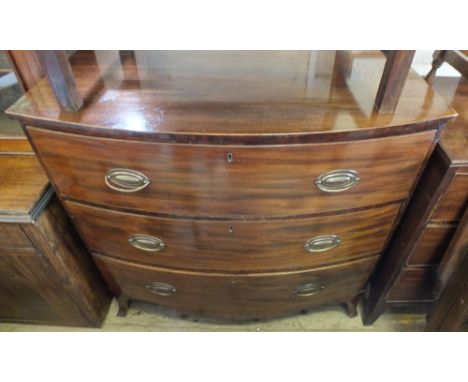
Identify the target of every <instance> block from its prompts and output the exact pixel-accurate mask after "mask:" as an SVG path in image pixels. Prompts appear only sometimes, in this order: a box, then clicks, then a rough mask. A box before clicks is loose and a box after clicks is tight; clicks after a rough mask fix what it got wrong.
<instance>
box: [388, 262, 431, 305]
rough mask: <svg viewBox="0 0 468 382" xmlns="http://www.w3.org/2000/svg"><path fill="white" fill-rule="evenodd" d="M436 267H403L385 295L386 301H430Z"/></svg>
mask: <svg viewBox="0 0 468 382" xmlns="http://www.w3.org/2000/svg"><path fill="white" fill-rule="evenodd" d="M435 280H436V268H405V269H404V270H403V271H402V272H401V273H400V275H399V276H398V278H397V280H396V281H395V283H394V284H393V286H392V288H391V289H390V292H389V294H388V296H387V301H388V302H399V301H402V302H404V301H415V302H417V301H431V300H433V297H432V292H433V289H434V285H435Z"/></svg>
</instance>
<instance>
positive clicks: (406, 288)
mask: <svg viewBox="0 0 468 382" xmlns="http://www.w3.org/2000/svg"><path fill="white" fill-rule="evenodd" d="M434 87H435V88H436V90H438V91H439V93H440V94H441V95H443V96H444V98H446V99H447V100H448V101H451V103H452V106H453V107H454V108H455V109H456V110H457V111H458V112H459V117H458V118H457V119H456V120H455V121H452V122H450V123H449V124H448V126H447V127H446V128H445V129H444V131H443V132H442V134H441V139H440V141H439V143H438V144H437V146H436V149H435V150H434V153H433V155H432V157H431V159H430V160H429V163H428V165H427V167H426V169H425V172H424V174H423V175H422V177H421V181H420V182H419V185H418V187H417V189H416V191H415V193H414V196H413V199H412V200H411V203H410V205H409V207H408V209H407V210H406V212H405V214H404V216H403V218H402V220H401V223H400V226H399V227H398V229H397V231H396V232H395V235H394V236H393V238H392V241H391V243H390V245H389V247H388V249H387V251H386V253H385V255H384V257H383V261H382V262H381V263H380V264H379V267H378V268H377V269H376V272H375V273H374V275H373V280H372V282H371V283H370V286H371V287H370V294H369V297H368V298H367V303H366V310H365V319H364V322H365V323H367V324H371V323H372V322H374V321H375V320H376V319H377V318H378V317H379V315H380V314H381V313H382V312H383V311H384V310H385V307H386V306H387V305H389V304H390V305H402V304H403V305H408V304H418V303H431V302H433V301H434V299H436V298H437V295H438V294H439V291H438V289H439V288H435V286H436V285H437V283H438V279H439V276H438V269H439V265H440V264H441V262H442V263H445V262H447V261H449V260H450V257H452V256H453V255H454V254H453V253H451V251H447V249H448V247H449V244H450V243H451V241H452V239H453V237H454V234H455V232H456V230H457V229H458V228H460V229H463V227H459V223H460V221H461V218H462V216H463V214H464V213H465V211H466V209H467V207H468V118H467V116H466V106H467V105H468V81H467V80H466V79H464V78H461V79H460V78H457V77H453V78H436V80H435V83H434ZM445 281H446V280H445Z"/></svg>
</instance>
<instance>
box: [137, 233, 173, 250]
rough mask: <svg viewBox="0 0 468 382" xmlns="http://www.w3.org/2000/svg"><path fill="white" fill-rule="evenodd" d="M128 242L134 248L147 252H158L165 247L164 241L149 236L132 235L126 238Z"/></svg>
mask: <svg viewBox="0 0 468 382" xmlns="http://www.w3.org/2000/svg"><path fill="white" fill-rule="evenodd" d="M128 242H129V243H130V244H131V245H132V246H134V247H135V248H137V249H141V250H142V251H148V252H159V251H162V250H163V249H164V247H165V244H164V241H162V240H161V239H159V238H157V237H154V236H150V235H141V234H136V235H132V236H130V237H129V238H128Z"/></svg>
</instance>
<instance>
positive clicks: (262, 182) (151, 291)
mask: <svg viewBox="0 0 468 382" xmlns="http://www.w3.org/2000/svg"><path fill="white" fill-rule="evenodd" d="M59 55H60V54H59ZM54 56H55V58H54V57H51V56H50V55H49V56H48V57H43V56H42V62H43V64H44V67H45V71H46V72H47V74H48V77H49V79H50V80H52V82H53V83H52V85H49V83H48V82H47V81H41V82H39V83H38V84H37V86H35V87H34V88H33V89H31V90H30V91H29V92H28V93H27V94H26V96H25V97H24V98H22V100H21V101H19V102H18V103H16V104H15V105H14V106H13V107H12V108H11V109H10V110H9V114H10V115H11V116H13V117H14V118H16V119H18V120H19V121H21V123H22V124H23V126H24V128H25V131H26V132H27V134H28V137H29V139H30V140H31V142H32V144H33V146H34V149H35V151H36V153H37V154H38V157H39V159H40V161H41V163H42V165H43V166H44V168H45V170H46V171H47V173H48V175H49V177H50V179H51V181H52V183H53V185H54V187H55V188H56V190H57V191H58V194H59V196H60V198H61V199H62V201H63V204H64V206H65V208H66V209H67V211H68V213H69V214H70V216H71V218H72V220H73V221H74V223H75V224H76V227H77V228H78V230H79V233H80V234H81V236H82V238H83V239H84V241H85V243H86V245H87V247H88V248H89V250H90V251H91V252H92V253H93V257H94V261H95V262H96V264H97V265H98V267H99V269H100V270H101V272H102V273H103V275H104V277H105V278H106V280H107V282H108V284H109V285H110V287H111V289H112V290H113V291H114V292H115V293H116V294H118V295H119V303H120V308H121V312H120V313H121V314H125V311H126V308H127V302H128V301H129V300H132V299H136V300H145V301H150V302H155V303H160V304H164V305H168V306H172V307H176V308H178V309H179V310H182V311H183V312H188V313H196V314H201V315H208V316H214V317H225V318H230V319H246V318H264V317H272V316H278V315H283V314H290V313H293V312H298V311H300V310H302V309H307V308H309V307H311V306H315V305H321V304H336V303H343V304H346V305H347V308H348V313H349V314H350V315H351V316H353V315H355V314H356V309H355V305H356V303H357V301H358V300H359V298H360V295H361V293H362V291H363V288H364V286H365V284H366V282H367V280H368V277H369V275H370V273H371V272H372V270H373V268H374V266H375V264H376V262H377V260H378V259H379V256H380V253H381V251H382V250H383V249H384V248H385V246H386V243H387V241H388V239H389V237H390V234H391V233H392V231H393V229H394V227H395V226H396V223H397V222H398V220H399V217H400V215H401V213H402V211H403V210H404V208H405V206H406V204H407V201H408V198H409V195H410V194H411V192H412V190H413V187H414V185H415V184H416V182H417V179H418V178H419V176H420V174H421V172H422V169H423V168H424V165H425V163H426V161H427V159H428V158H429V156H430V154H431V152H432V150H433V148H434V145H435V140H436V138H437V135H438V134H439V132H440V129H441V128H442V127H443V125H444V124H445V123H446V121H448V120H449V119H451V118H453V117H454V113H453V110H451V109H450V108H449V107H447V105H446V104H445V102H444V101H443V100H442V99H441V98H440V97H438V96H437V95H434V96H433V97H432V99H430V102H429V101H428V102H425V99H426V97H427V93H428V91H430V89H429V88H428V86H427V84H426V83H425V82H424V81H423V80H421V79H420V78H419V77H418V76H417V75H416V74H415V73H412V72H410V73H409V75H408V80H407V81H406V84H405V86H404V87H402V90H401V97H400V98H399V102H398V106H396V110H395V112H394V113H378V112H377V111H376V110H375V106H374V105H375V95H376V94H377V91H378V87H379V83H380V80H381V77H382V76H381V74H382V73H383V72H385V70H386V69H385V66H386V61H385V58H384V57H383V56H379V55H377V56H376V55H375V54H374V55H370V56H369V57H367V56H357V57H353V55H352V54H351V55H350V54H347V53H343V52H339V53H337V54H336V55H335V53H334V52H319V53H317V52H115V54H113V53H112V52H96V53H95V54H94V53H93V52H89V51H88V52H86V51H78V52H76V53H74V54H72V55H71V56H70V62H69V64H67V63H66V60H64V56H63V54H61V58H60V59H57V54H54ZM400 77H401V76H400ZM54 79H56V82H54V81H55V80H54ZM71 80H73V85H72V86H71V87H68V88H69V90H70V91H69V92H65V93H64V92H63V89H66V88H67V85H66V84H68V83H70V81H71ZM77 95H78V96H80V97H81V99H82V100H86V101H85V102H84V103H83V104H84V106H83V107H81V108H80V109H79V110H78V111H76V112H70V111H66V110H67V109H73V108H74V106H73V105H75V106H76V101H77V99H78V98H77ZM397 98H398V97H397ZM421 100H422V102H421Z"/></svg>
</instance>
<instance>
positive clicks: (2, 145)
mask: <svg viewBox="0 0 468 382" xmlns="http://www.w3.org/2000/svg"><path fill="white" fill-rule="evenodd" d="M17 153H23V154H25V153H30V154H33V153H34V151H33V148H32V147H31V144H30V143H29V142H28V140H27V139H26V137H25V136H23V137H9V138H5V137H2V138H1V139H0V155H2V154H17Z"/></svg>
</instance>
